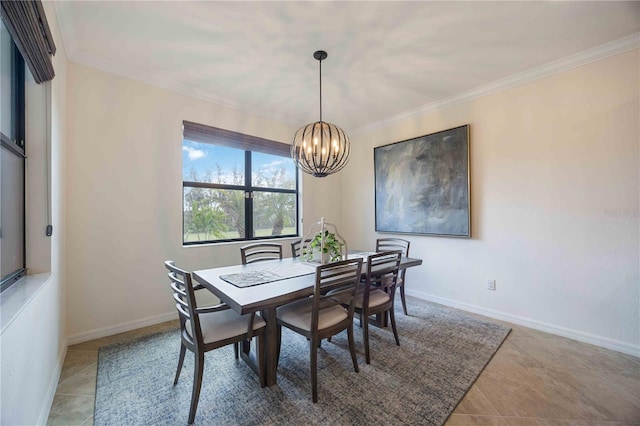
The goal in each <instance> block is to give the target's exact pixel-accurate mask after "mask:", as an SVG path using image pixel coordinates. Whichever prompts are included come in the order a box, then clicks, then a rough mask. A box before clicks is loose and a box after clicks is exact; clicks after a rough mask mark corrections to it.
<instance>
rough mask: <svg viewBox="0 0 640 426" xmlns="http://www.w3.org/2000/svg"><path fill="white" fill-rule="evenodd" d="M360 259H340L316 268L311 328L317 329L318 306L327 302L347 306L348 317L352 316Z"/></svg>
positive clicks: (358, 280)
mask: <svg viewBox="0 0 640 426" xmlns="http://www.w3.org/2000/svg"><path fill="white" fill-rule="evenodd" d="M361 273H362V259H360V258H358V259H351V260H342V261H339V262H333V263H328V264H326V265H321V266H318V267H317V268H316V285H315V290H314V293H313V311H312V315H311V330H312V332H313V330H318V313H319V311H320V307H326V306H327V305H328V304H336V305H344V306H348V308H347V309H348V312H349V317H351V318H353V311H354V306H355V304H354V297H355V293H356V289H357V287H358V283H359V282H360V275H361Z"/></svg>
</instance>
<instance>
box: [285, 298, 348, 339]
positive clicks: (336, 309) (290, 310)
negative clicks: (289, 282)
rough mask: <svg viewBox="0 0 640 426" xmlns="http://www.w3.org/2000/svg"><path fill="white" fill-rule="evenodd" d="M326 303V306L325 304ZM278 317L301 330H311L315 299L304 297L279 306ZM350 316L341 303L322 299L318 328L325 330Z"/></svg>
mask: <svg viewBox="0 0 640 426" xmlns="http://www.w3.org/2000/svg"><path fill="white" fill-rule="evenodd" d="M323 305H324V306H323ZM277 312H278V313H277V316H278V318H279V319H280V320H281V321H283V322H286V323H288V324H291V325H292V326H294V327H297V328H299V329H301V330H305V331H311V315H312V314H313V299H311V298H309V299H303V300H299V301H297V302H293V303H289V304H287V305H285V306H282V307H280V308H278V311H277ZM348 317H349V312H348V311H347V310H346V309H345V308H344V307H342V306H341V305H336V304H335V303H332V302H331V303H326V302H325V301H321V303H320V309H319V310H318V328H319V329H320V330H324V329H325V328H329V327H332V326H334V325H336V324H339V323H340V322H342V321H344V320H345V319H347V318H348Z"/></svg>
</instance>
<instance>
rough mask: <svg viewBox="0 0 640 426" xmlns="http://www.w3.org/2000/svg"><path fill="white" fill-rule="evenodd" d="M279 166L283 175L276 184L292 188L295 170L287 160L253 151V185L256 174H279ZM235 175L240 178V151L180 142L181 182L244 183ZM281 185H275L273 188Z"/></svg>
mask: <svg viewBox="0 0 640 426" xmlns="http://www.w3.org/2000/svg"><path fill="white" fill-rule="evenodd" d="M282 167H284V176H282V177H281V179H279V181H281V182H286V181H291V180H292V181H293V187H292V188H294V187H295V173H296V167H295V164H294V163H293V161H292V160H291V158H289V157H279V156H276V155H269V154H263V153H260V152H254V153H253V156H252V169H253V170H252V176H253V179H254V185H255V184H256V182H255V180H256V179H255V178H256V175H257V173H258V172H260V171H261V172H262V174H263V175H264V176H266V177H270V176H273V174H274V173H276V172H279V171H280V170H281V169H282ZM234 171H235V175H236V178H235V179H234ZM238 175H240V176H244V151H242V150H239V149H234V148H227V147H222V146H217V145H211V144H208V143H201V142H193V141H190V140H186V139H185V140H184V141H183V143H182V176H183V180H187V181H196V182H209V183H224V184H240V185H243V184H244V182H237V176H238ZM281 186H282V185H276V187H281ZM285 186H287V187H288V186H289V185H285Z"/></svg>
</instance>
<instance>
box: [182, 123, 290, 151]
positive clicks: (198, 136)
mask: <svg viewBox="0 0 640 426" xmlns="http://www.w3.org/2000/svg"><path fill="white" fill-rule="evenodd" d="M182 124H183V127H184V129H183V136H184V138H185V139H189V140H192V141H194V142H204V143H212V144H215V145H220V146H226V147H229V148H238V149H243V150H245V151H257V152H263V153H265V154H271V155H280V156H284V157H288V156H289V155H291V147H290V145H287V144H285V143H282V142H276V141H272V140H269V139H263V138H259V137H257V136H249V135H243V134H241V133H236V132H232V131H229V130H225V129H220V128H217V127H211V126H206V125H204V124H198V123H193V122H191V121H183V122H182Z"/></svg>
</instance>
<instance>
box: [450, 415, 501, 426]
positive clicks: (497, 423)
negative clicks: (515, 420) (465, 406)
mask: <svg viewBox="0 0 640 426" xmlns="http://www.w3.org/2000/svg"><path fill="white" fill-rule="evenodd" d="M445 426H508V423H506V422H505V421H504V419H502V418H501V417H494V416H479V415H468V414H452V415H451V417H449V420H447V422H446V423H445Z"/></svg>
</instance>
